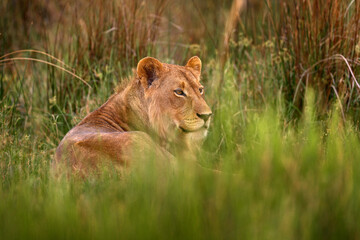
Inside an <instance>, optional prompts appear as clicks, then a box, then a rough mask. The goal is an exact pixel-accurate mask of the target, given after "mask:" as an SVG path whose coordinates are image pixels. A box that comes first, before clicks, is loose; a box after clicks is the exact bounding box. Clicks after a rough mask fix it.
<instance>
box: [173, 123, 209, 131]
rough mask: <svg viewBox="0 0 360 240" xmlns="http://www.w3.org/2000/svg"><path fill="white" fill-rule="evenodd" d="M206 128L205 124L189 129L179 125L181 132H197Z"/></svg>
mask: <svg viewBox="0 0 360 240" xmlns="http://www.w3.org/2000/svg"><path fill="white" fill-rule="evenodd" d="M207 128H208V127H207V126H206V125H204V126H202V127H200V128H198V129H194V130H189V129H185V128H183V127H181V126H179V129H180V130H181V131H182V132H184V133H192V132H199V131H201V130H207Z"/></svg>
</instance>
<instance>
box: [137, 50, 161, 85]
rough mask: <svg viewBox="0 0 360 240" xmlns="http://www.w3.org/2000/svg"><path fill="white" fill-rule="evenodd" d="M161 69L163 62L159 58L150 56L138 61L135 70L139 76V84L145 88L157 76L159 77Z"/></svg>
mask: <svg viewBox="0 0 360 240" xmlns="http://www.w3.org/2000/svg"><path fill="white" fill-rule="evenodd" d="M163 70H164V67H163V64H162V63H161V62H160V61H159V60H157V59H155V58H152V57H146V58H143V59H141V60H140V61H139V63H138V65H137V70H136V71H137V75H138V77H139V78H140V81H141V85H142V86H143V87H144V88H145V89H147V88H148V87H150V85H151V84H152V83H153V82H154V81H155V80H156V79H157V78H159V76H160V74H161V72H162V71H163Z"/></svg>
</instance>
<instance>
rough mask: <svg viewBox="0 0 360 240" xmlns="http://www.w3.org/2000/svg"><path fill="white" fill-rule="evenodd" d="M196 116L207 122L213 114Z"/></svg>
mask: <svg viewBox="0 0 360 240" xmlns="http://www.w3.org/2000/svg"><path fill="white" fill-rule="evenodd" d="M196 115H197V116H198V117H199V118H201V119H203V120H204V121H205V122H206V121H207V120H208V119H209V117H210V116H211V115H212V113H205V114H199V113H197V114H196Z"/></svg>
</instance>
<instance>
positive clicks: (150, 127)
mask: <svg viewBox="0 0 360 240" xmlns="http://www.w3.org/2000/svg"><path fill="white" fill-rule="evenodd" d="M200 74H201V60H200V59H199V58H198V57H192V58H191V59H190V60H189V61H188V63H187V64H186V66H177V65H171V64H165V63H161V62H160V61H158V60H157V59H155V58H151V57H147V58H144V59H142V60H140V62H139V63H138V66H137V73H136V76H135V77H134V78H133V80H132V81H131V82H130V83H129V84H128V85H127V86H126V87H125V88H124V89H123V90H122V91H120V92H117V93H116V94H114V95H112V96H111V97H110V98H109V99H108V101H107V102H106V103H105V104H103V105H102V106H101V107H100V108H98V109H97V110H95V111H94V112H92V113H90V114H89V115H88V116H86V117H85V118H84V119H83V120H82V121H81V122H80V123H79V124H78V125H77V126H75V127H74V128H73V129H72V130H71V131H69V132H68V133H67V134H66V136H65V137H64V138H63V140H62V141H61V142H60V144H59V146H58V148H57V150H56V156H55V160H56V161H55V162H56V163H60V162H62V163H67V164H69V165H70V166H72V168H73V169H74V170H78V171H82V170H83V169H86V168H88V167H95V166H97V165H98V164H99V163H104V162H106V161H107V160H108V161H109V162H110V163H112V164H114V163H115V164H116V165H118V166H130V165H132V164H133V163H134V161H135V157H134V155H133V153H137V154H138V155H137V156H139V155H141V154H146V153H147V152H149V151H152V152H155V154H156V155H157V157H159V158H161V159H167V160H170V161H173V159H174V158H173V157H172V155H171V154H170V153H169V152H168V150H166V147H167V146H168V145H169V144H170V145H171V144H174V145H176V146H181V148H182V149H184V150H185V151H190V150H191V146H195V145H196V144H197V143H199V142H201V141H202V140H203V139H204V138H205V136H206V134H207V129H208V127H209V123H210V118H208V119H207V117H206V116H208V117H209V116H210V115H211V110H210V108H209V106H208V105H207V104H206V102H205V100H204V98H203V94H201V92H200V89H201V88H203V86H202V85H201V83H200ZM175 90H181V91H183V92H184V94H186V96H182V95H179V94H177V93H179V92H178V91H177V92H174V91H175ZM150 136H151V137H150Z"/></svg>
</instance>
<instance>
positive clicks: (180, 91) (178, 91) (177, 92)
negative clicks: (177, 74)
mask: <svg viewBox="0 0 360 240" xmlns="http://www.w3.org/2000/svg"><path fill="white" fill-rule="evenodd" d="M174 93H175V94H176V95H179V96H186V94H185V93H184V91H183V90H181V89H175V90H174Z"/></svg>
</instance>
